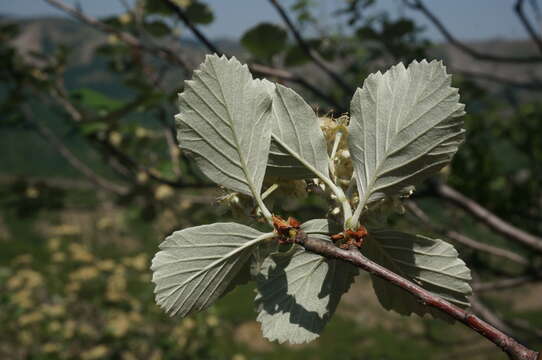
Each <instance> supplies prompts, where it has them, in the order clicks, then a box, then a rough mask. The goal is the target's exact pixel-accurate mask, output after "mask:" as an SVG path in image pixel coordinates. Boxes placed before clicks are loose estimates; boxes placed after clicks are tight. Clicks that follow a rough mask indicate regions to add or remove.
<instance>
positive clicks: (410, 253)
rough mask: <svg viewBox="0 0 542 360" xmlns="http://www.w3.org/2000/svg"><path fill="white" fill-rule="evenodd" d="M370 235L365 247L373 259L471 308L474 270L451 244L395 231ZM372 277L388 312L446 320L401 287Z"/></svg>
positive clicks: (377, 293)
mask: <svg viewBox="0 0 542 360" xmlns="http://www.w3.org/2000/svg"><path fill="white" fill-rule="evenodd" d="M369 234H370V235H369V238H367V239H366V241H365V243H364V245H363V247H362V252H363V253H364V254H365V255H366V256H367V257H368V258H369V259H371V260H373V261H374V262H376V263H378V264H380V265H382V266H384V267H386V268H387V269H389V270H391V271H393V272H395V273H396V274H398V275H400V276H402V277H404V278H406V279H408V280H411V281H413V282H415V283H417V284H418V285H420V286H421V287H423V288H425V289H426V290H429V291H431V292H432V293H434V294H436V295H438V296H440V297H442V298H444V299H445V300H448V301H450V302H452V303H454V304H456V305H458V306H460V307H468V306H469V300H468V298H467V297H468V296H469V295H470V294H471V287H470V285H469V281H470V280H471V275H470V270H469V268H467V266H466V265H465V263H464V262H463V260H461V259H460V258H459V256H458V253H457V251H456V249H455V248H454V247H453V246H452V245H451V244H449V243H447V242H445V241H442V240H439V239H431V238H428V237H424V236H421V235H411V234H406V233H403V232H400V231H393V230H373V231H370V232H369ZM371 277H372V280H373V287H374V289H375V292H376V295H377V297H378V299H379V300H380V303H381V304H382V306H384V308H386V309H387V310H395V311H397V312H398V313H400V314H403V315H409V314H411V313H416V314H418V315H420V316H422V315H423V314H425V313H431V314H432V315H434V316H437V317H442V314H441V312H439V311H437V310H433V309H432V308H430V307H427V306H424V305H422V304H420V303H419V302H418V301H417V300H416V299H415V298H414V297H413V296H412V295H410V294H409V293H407V292H405V291H404V290H402V289H400V288H399V287H397V286H395V285H393V284H391V283H390V282H388V281H385V280H382V279H380V278H378V277H376V276H372V275H371Z"/></svg>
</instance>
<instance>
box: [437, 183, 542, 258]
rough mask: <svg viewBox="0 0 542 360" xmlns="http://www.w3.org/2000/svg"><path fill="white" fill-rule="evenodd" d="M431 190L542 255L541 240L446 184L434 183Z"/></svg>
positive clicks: (491, 227)
mask: <svg viewBox="0 0 542 360" xmlns="http://www.w3.org/2000/svg"><path fill="white" fill-rule="evenodd" d="M433 190H434V191H435V194H436V195H437V196H439V197H440V198H442V199H444V200H447V201H448V202H450V203H452V204H454V205H456V206H458V207H460V208H462V209H463V210H465V211H467V212H468V213H469V214H471V215H472V216H473V217H475V218H476V219H478V220H480V221H481V222H482V223H484V224H486V225H487V226H488V227H489V228H490V229H492V230H494V231H495V232H497V233H499V234H501V235H503V236H505V237H507V238H508V239H510V240H513V241H516V242H519V243H521V244H523V245H525V246H528V247H529V248H531V249H533V250H536V251H537V252H540V253H542V238H540V237H538V236H535V235H532V234H529V233H528V232H526V231H523V230H521V229H519V228H517V227H515V226H514V225H512V224H510V223H508V222H506V221H504V220H503V219H501V218H500V217H498V216H497V215H495V214H493V213H492V212H491V211H489V210H488V209H486V208H484V207H483V206H482V205H480V204H478V203H477V202H476V201H474V200H472V199H469V198H468V197H466V196H465V195H463V194H461V193H460V192H458V191H456V190H454V189H453V188H452V187H450V186H448V185H446V184H443V183H436V182H434V183H433Z"/></svg>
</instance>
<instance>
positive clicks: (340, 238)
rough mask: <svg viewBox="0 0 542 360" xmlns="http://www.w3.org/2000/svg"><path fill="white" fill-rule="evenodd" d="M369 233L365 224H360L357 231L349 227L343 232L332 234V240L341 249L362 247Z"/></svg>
mask: <svg viewBox="0 0 542 360" xmlns="http://www.w3.org/2000/svg"><path fill="white" fill-rule="evenodd" d="M368 234H369V233H368V232H367V229H366V228H365V226H363V225H360V226H359V227H358V229H357V230H356V231H354V230H350V229H349V230H346V231H343V232H342V233H339V234H335V235H331V240H333V242H335V244H337V246H339V247H340V248H341V249H349V248H350V247H351V246H355V247H357V248H360V247H361V245H362V244H363V241H364V240H365V237H366V236H367V235H368Z"/></svg>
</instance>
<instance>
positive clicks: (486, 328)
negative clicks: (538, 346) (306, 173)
mask: <svg viewBox="0 0 542 360" xmlns="http://www.w3.org/2000/svg"><path fill="white" fill-rule="evenodd" d="M295 242H296V243H297V244H299V245H301V246H303V247H304V248H305V249H306V250H308V251H311V252H313V253H316V254H319V255H322V256H324V257H326V258H334V259H340V260H343V261H347V262H349V263H351V264H353V265H355V266H357V267H358V268H360V269H363V270H365V271H367V272H369V273H371V274H373V275H375V276H378V277H380V278H382V279H383V280H386V281H388V282H390V283H392V284H393V285H395V286H398V287H400V288H401V289H403V290H405V291H407V292H408V293H410V294H411V295H413V296H415V297H416V298H417V299H418V301H419V302H420V303H422V304H424V305H425V306H429V307H432V308H435V309H438V310H440V311H442V312H443V313H445V314H447V315H449V316H450V317H452V318H453V319H455V320H457V321H459V322H461V323H462V324H464V325H465V326H467V327H469V328H471V329H472V330H474V331H476V332H478V333H479V334H481V335H482V336H483V337H485V338H486V339H488V340H490V341H491V342H493V343H494V344H495V345H497V346H498V347H500V348H501V350H502V351H504V352H505V353H506V354H508V356H509V357H510V359H513V360H540V359H539V357H538V356H539V354H538V352H536V351H533V350H530V349H528V348H527V347H525V346H524V345H522V344H520V343H519V342H518V341H516V340H515V339H514V338H512V337H511V336H509V335H507V334H505V333H504V332H502V331H501V330H499V329H497V328H495V327H494V326H493V325H491V324H489V323H487V322H485V321H484V320H482V319H480V318H479V317H477V316H476V315H473V314H472V313H470V312H468V311H466V310H463V309H461V308H459V307H457V306H455V305H453V304H450V303H449V302H447V301H446V300H444V299H442V298H440V297H438V296H436V295H434V294H432V293H430V292H429V291H427V290H425V289H423V288H422V287H420V286H418V285H416V284H414V283H412V282H410V281H409V280H407V279H404V278H402V277H401V276H399V275H397V274H395V273H394V272H392V271H390V270H388V269H386V268H384V267H383V266H380V265H379V264H377V263H375V262H373V261H371V260H369V259H368V258H366V257H365V256H364V255H363V254H362V253H361V252H360V251H359V250H358V249H356V248H351V249H349V250H343V249H340V248H338V247H336V246H335V245H333V244H332V243H331V242H328V241H324V240H321V239H314V238H310V237H307V235H305V234H304V233H303V232H302V231H300V232H299V235H298V236H297V237H296V239H295Z"/></svg>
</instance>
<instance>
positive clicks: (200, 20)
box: [185, 0, 215, 25]
mask: <svg viewBox="0 0 542 360" xmlns="http://www.w3.org/2000/svg"><path fill="white" fill-rule="evenodd" d="M185 12H186V16H187V17H188V18H189V19H190V21H192V22H193V23H194V24H201V25H207V24H210V23H212V22H213V20H214V18H215V17H214V15H213V12H212V11H211V8H210V7H209V6H208V5H207V4H204V3H202V2H199V1H196V0H193V1H192V2H191V3H190V5H188V7H187V8H186V9H185Z"/></svg>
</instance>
